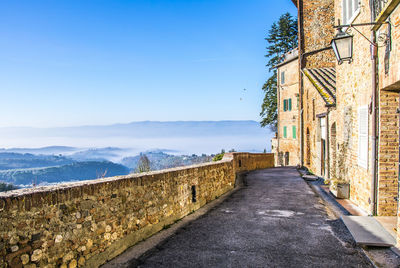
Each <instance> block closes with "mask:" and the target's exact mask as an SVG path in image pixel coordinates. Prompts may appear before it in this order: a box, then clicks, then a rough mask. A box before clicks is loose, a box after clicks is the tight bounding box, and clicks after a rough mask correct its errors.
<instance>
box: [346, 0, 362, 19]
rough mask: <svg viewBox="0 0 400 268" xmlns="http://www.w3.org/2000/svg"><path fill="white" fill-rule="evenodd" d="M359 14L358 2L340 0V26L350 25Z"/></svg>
mask: <svg viewBox="0 0 400 268" xmlns="http://www.w3.org/2000/svg"><path fill="white" fill-rule="evenodd" d="M359 13H360V3H359V0H342V20H343V23H342V24H350V23H352V22H353V21H354V19H355V18H356V17H357V15H358V14H359Z"/></svg>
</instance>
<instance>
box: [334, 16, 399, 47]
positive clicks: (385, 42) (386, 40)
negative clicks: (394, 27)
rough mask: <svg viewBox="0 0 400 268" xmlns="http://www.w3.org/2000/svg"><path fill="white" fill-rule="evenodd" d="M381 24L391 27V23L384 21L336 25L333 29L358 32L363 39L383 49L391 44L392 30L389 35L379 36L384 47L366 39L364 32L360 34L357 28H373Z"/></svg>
mask: <svg viewBox="0 0 400 268" xmlns="http://www.w3.org/2000/svg"><path fill="white" fill-rule="evenodd" d="M381 24H388V25H389V28H390V26H391V23H390V21H384V22H379V23H378V22H366V23H354V24H344V25H334V26H333V28H335V29H341V28H347V30H346V31H348V30H349V29H354V30H355V31H356V32H358V33H359V34H360V35H361V36H362V37H364V38H365V39H366V40H367V41H368V42H369V43H370V44H371V45H373V46H374V47H382V46H387V45H388V44H389V43H390V30H389V31H388V33H387V34H385V33H381V34H379V36H378V38H377V39H378V42H380V43H383V45H378V43H375V42H372V41H371V40H370V39H369V38H368V37H366V36H365V35H364V34H363V33H362V32H360V31H359V30H358V29H357V28H356V27H360V26H373V25H381Z"/></svg>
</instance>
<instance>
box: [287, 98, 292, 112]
mask: <svg viewBox="0 0 400 268" xmlns="http://www.w3.org/2000/svg"><path fill="white" fill-rule="evenodd" d="M288 101H289V104H288V110H289V111H291V110H292V99H289V100H288Z"/></svg>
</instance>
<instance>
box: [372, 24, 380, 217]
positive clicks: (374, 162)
mask: <svg viewBox="0 0 400 268" xmlns="http://www.w3.org/2000/svg"><path fill="white" fill-rule="evenodd" d="M371 40H372V42H373V45H371V61H372V64H371V65H372V70H371V73H372V120H371V121H372V135H371V136H372V157H371V158H372V171H371V172H372V178H371V199H372V200H371V202H370V214H371V215H376V214H377V185H378V174H377V159H376V156H377V138H378V137H377V122H376V120H377V109H378V108H377V105H378V102H377V92H376V90H377V79H376V69H377V61H376V58H377V50H378V49H377V48H378V45H377V43H376V32H375V31H372V32H371Z"/></svg>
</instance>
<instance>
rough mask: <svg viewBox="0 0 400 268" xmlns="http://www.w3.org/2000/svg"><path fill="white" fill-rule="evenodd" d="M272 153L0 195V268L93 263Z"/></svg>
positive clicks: (223, 188) (196, 204)
mask: <svg viewBox="0 0 400 268" xmlns="http://www.w3.org/2000/svg"><path fill="white" fill-rule="evenodd" d="M273 165H274V156H273V154H249V153H232V154H227V155H226V156H225V157H224V159H223V160H222V161H219V162H216V163H206V164H200V165H194V166H189V167H182V168H175V169H169V170H163V171H157V172H149V173H145V174H139V175H138V174H135V175H128V176H119V177H112V178H105V179H99V180H93V181H83V182H79V183H71V184H64V185H59V186H51V187H37V188H33V189H22V190H16V191H12V192H8V193H3V194H1V195H0V267H22V266H24V267H56V266H57V267H58V266H60V267H83V266H85V267H98V266H99V265H101V264H103V263H105V262H106V261H107V260H109V259H112V258H113V257H115V256H117V255H119V254H120V253H122V252H123V251H124V250H125V249H127V248H128V247H130V246H132V245H134V244H136V243H137V242H139V241H141V240H143V239H146V238H147V237H149V236H151V235H152V234H154V233H156V232H158V231H160V230H161V229H163V228H165V227H167V226H168V225H170V224H172V223H174V222H175V221H177V220H179V219H181V218H182V217H184V216H185V215H187V214H189V213H191V212H192V211H194V210H197V209H198V208H200V207H201V206H203V205H204V204H206V203H207V202H209V201H211V200H213V199H215V198H217V197H219V196H220V195H222V194H224V193H226V192H227V191H229V190H231V189H233V188H234V186H235V179H236V174H237V173H238V172H241V171H246V170H255V169H260V168H268V167H273Z"/></svg>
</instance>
